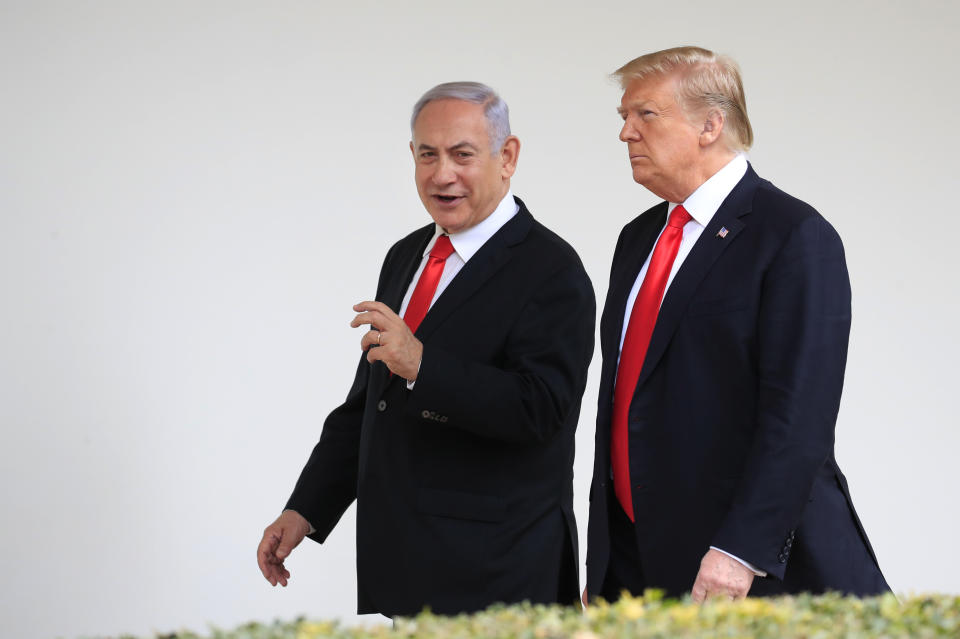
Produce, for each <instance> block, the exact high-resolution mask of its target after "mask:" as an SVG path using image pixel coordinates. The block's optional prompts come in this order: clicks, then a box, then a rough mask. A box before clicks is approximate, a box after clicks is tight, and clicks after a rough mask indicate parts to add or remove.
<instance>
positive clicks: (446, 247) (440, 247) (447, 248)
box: [430, 235, 453, 260]
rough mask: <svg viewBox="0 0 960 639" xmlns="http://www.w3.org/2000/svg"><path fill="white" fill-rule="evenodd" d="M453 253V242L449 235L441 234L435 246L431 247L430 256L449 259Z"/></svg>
mask: <svg viewBox="0 0 960 639" xmlns="http://www.w3.org/2000/svg"><path fill="white" fill-rule="evenodd" d="M451 253H453V244H451V243H450V236H449V235H441V236H440V237H438V238H437V241H436V242H435V243H434V245H433V248H432V249H430V257H435V258H437V259H438V260H445V259H447V258H448V257H450V254H451Z"/></svg>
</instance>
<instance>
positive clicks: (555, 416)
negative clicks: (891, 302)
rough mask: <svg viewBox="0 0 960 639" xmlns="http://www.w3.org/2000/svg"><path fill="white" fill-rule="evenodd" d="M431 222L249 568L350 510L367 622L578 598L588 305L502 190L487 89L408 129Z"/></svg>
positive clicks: (396, 272) (383, 296)
mask: <svg viewBox="0 0 960 639" xmlns="http://www.w3.org/2000/svg"><path fill="white" fill-rule="evenodd" d="M411 132H412V137H413V140H412V141H411V142H410V150H411V152H412V154H413V160H414V166H415V179H416V184H417V191H418V192H419V194H420V199H421V200H422V201H423V205H424V207H425V208H426V209H427V212H428V213H429V214H430V217H431V218H432V219H433V222H432V223H431V224H429V225H427V226H425V227H423V228H421V229H419V230H417V231H414V232H413V233H411V234H410V235H408V236H407V237H405V238H403V239H402V240H400V241H399V242H397V243H396V244H394V245H393V247H392V248H391V249H390V250H389V251H388V252H387V256H386V259H385V260H384V263H383V268H382V270H381V272H380V281H379V284H378V286H377V294H376V300H371V301H364V302H361V303H359V304H357V305H355V306H354V307H353V310H354V311H355V312H356V313H357V315H356V317H355V318H354V319H353V322H352V324H351V325H352V326H354V327H358V326H362V325H369V327H370V330H368V331H365V332H364V334H363V337H362V339H361V344H360V345H361V349H362V350H363V355H362V356H361V358H360V363H359V367H358V369H357V373H356V376H355V377H354V380H353V386H352V387H351V389H350V392H349V394H348V396H347V399H346V402H345V403H344V404H343V405H342V406H340V407H339V408H337V409H336V410H334V411H333V412H332V413H331V414H330V416H329V417H328V418H327V420H326V422H325V423H324V426H323V431H322V433H321V435H320V441H319V442H318V443H317V445H316V447H315V448H314V450H313V453H312V454H311V455H310V458H309V460H308V461H307V464H306V466H305V467H304V468H303V471H302V473H301V475H300V479H299V481H298V482H297V485H296V487H295V489H294V491H293V494H292V495H291V497H290V499H289V501H288V502H287V506H286V510H284V512H283V513H282V514H281V515H280V516H279V517H278V518H277V520H276V521H275V522H274V523H272V524H271V525H270V526H268V527H267V529H266V530H265V531H264V535H263V539H262V540H261V542H260V546H259V548H258V549H257V560H258V563H259V566H260V570H261V571H262V572H263V575H264V577H265V578H266V579H267V580H268V581H269V582H270V583H271V584H272V585H277V584H278V583H279V584H281V585H284V586H285V585H286V584H287V579H288V578H289V576H290V573H289V572H288V571H287V570H286V568H285V567H284V563H283V562H284V559H286V557H287V556H289V554H290V552H291V551H292V550H293V548H294V547H295V546H296V545H297V544H299V543H300V541H301V540H302V539H303V538H304V536H309V537H310V538H311V539H313V540H314V541H317V542H323V541H324V539H325V538H326V537H327V535H328V534H329V533H330V531H331V530H332V529H333V527H334V526H335V525H336V523H337V521H338V520H339V519H340V517H341V515H342V514H343V512H344V510H346V508H347V507H348V506H349V505H350V504H351V503H352V502H353V501H354V499H356V502H357V587H358V602H359V603H358V609H359V612H360V613H373V612H379V613H382V614H384V615H388V616H395V615H411V614H415V613H417V612H419V611H420V610H421V609H422V608H424V607H425V606H429V607H430V608H431V609H432V610H433V611H434V612H437V613H442V614H454V613H460V612H465V611H473V610H478V609H481V608H484V607H486V606H487V605H489V604H492V603H495V602H518V601H522V600H529V601H533V602H542V603H548V602H564V603H572V602H574V601H576V599H577V591H578V585H577V581H578V577H577V534H576V523H575V521H574V516H573V441H574V431H575V429H576V426H577V420H578V417H579V413H580V401H581V398H582V396H583V391H584V387H585V385H586V378H587V366H588V365H589V363H590V358H591V357H592V355H593V331H594V313H595V310H596V306H595V301H594V294H593V289H592V287H591V285H590V281H589V279H588V278H587V274H586V272H585V271H584V268H583V265H582V264H581V263H580V259H579V258H578V257H577V255H576V253H575V252H574V251H573V249H572V248H571V247H570V246H569V245H568V244H567V243H566V242H564V241H563V240H562V239H560V238H559V237H558V236H557V235H555V234H554V233H553V232H551V231H550V230H548V229H547V228H546V227H544V226H543V225H542V224H540V223H539V222H537V221H536V220H534V219H533V217H532V216H531V215H530V213H529V211H528V210H527V207H526V206H525V205H524V203H523V202H521V201H520V200H519V199H517V198H515V197H514V196H513V195H512V193H511V191H510V178H511V177H512V176H513V173H514V171H515V169H516V166H517V159H518V157H519V153H520V142H519V140H518V139H517V138H516V137H515V136H513V135H511V134H510V124H509V119H508V114H507V105H506V104H505V103H504V102H503V100H502V99H500V97H499V96H497V94H496V93H494V92H493V90H492V89H490V88H489V87H487V86H484V85H482V84H478V83H474V82H455V83H448V84H441V85H439V86H437V87H434V88H433V89H431V90H430V91H428V92H427V93H426V94H425V95H424V96H423V97H422V98H421V99H420V100H419V101H418V102H417V104H416V106H415V107H414V110H413V116H412V118H411Z"/></svg>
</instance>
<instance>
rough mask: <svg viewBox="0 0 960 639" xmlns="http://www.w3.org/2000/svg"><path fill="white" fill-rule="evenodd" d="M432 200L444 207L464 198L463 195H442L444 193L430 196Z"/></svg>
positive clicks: (451, 205) (453, 204) (456, 203)
mask: <svg viewBox="0 0 960 639" xmlns="http://www.w3.org/2000/svg"><path fill="white" fill-rule="evenodd" d="M432 197H433V199H434V200H436V201H437V202H439V203H440V204H441V205H442V206H445V207H454V206H456V205H458V204H459V203H460V201H461V200H463V199H464V197H465V196H463V195H444V194H435V195H433V196H432Z"/></svg>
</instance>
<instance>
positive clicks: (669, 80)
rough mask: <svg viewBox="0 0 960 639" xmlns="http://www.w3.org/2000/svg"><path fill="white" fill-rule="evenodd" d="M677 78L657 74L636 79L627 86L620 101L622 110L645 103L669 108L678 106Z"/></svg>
mask: <svg viewBox="0 0 960 639" xmlns="http://www.w3.org/2000/svg"><path fill="white" fill-rule="evenodd" d="M676 86H677V78H676V76H673V75H663V74H656V75H651V76H647V77H644V78H635V79H633V80H631V81H630V83H629V84H627V87H626V88H625V89H624V90H623V97H622V98H621V99H620V105H621V108H629V107H634V106H638V105H640V104H643V103H645V102H650V103H653V104H655V105H656V106H658V107H660V108H667V107H669V106H673V105H675V104H676Z"/></svg>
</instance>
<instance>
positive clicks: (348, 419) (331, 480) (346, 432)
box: [286, 357, 370, 543]
mask: <svg viewBox="0 0 960 639" xmlns="http://www.w3.org/2000/svg"><path fill="white" fill-rule="evenodd" d="M369 369H370V365H369V364H368V363H367V360H366V357H361V358H360V364H359V365H358V366H357V373H356V376H355V377H354V380H353V386H352V387H351V388H350V392H349V393H348V395H347V399H346V401H345V402H344V403H343V404H342V405H340V406H339V407H337V408H336V409H334V411H333V412H331V413H330V415H328V416H327V419H326V421H324V423H323V431H322V432H321V434H320V441H318V442H317V444H316V446H314V447H313V452H312V453H311V454H310V458H309V459H308V460H307V463H306V465H305V466H304V467H303V470H302V471H301V472H300V478H299V479H298V480H297V484H296V486H295V487H294V489H293V494H292V495H290V499H289V500H288V501H287V505H286V509H289V510H295V511H297V512H298V513H300V514H301V515H303V517H304V518H305V519H306V520H307V521H309V522H310V524H311V525H312V526H313V527H314V528H315V531H314V532H313V533H312V534H310V538H311V539H313V540H314V541H317V542H321V543H322V542H323V541H324V540H325V539H326V538H327V535H329V534H330V531H331V530H333V527H334V526H335V525H336V524H337V522H338V521H340V517H342V516H343V513H344V511H346V509H347V508H348V507H349V506H350V504H351V503H353V500H354V499H356V498H357V463H358V460H359V455H360V426H361V423H362V421H363V408H364V404H365V401H366V396H367V379H368V373H369Z"/></svg>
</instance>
